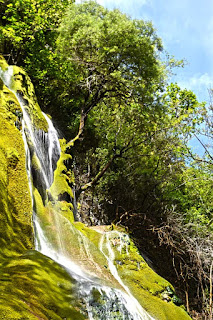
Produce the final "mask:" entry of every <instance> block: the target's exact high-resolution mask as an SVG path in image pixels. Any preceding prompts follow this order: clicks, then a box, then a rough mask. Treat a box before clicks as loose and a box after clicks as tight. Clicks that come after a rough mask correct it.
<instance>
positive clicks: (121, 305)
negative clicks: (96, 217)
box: [0, 67, 154, 320]
mask: <svg viewBox="0 0 213 320" xmlns="http://www.w3.org/2000/svg"><path fill="white" fill-rule="evenodd" d="M12 76H13V68H12V67H9V68H8V69H7V70H6V71H5V72H3V71H2V70H1V69H0V78H2V80H3V82H4V83H5V85H6V86H7V87H8V88H9V89H10V90H11V91H12V92H13V93H14V94H15V92H14V91H13V88H12V87H11V82H12V81H11V79H12ZM16 97H17V99H18V101H19V103H20V106H21V108H22V112H23V120H22V135H23V140H24V145H25V150H26V169H27V174H28V178H29V185H30V190H31V195H32V189H33V187H32V185H33V181H32V180H33V177H32V172H31V167H32V166H31V155H32V151H31V150H30V148H33V150H34V152H35V154H36V156H37V158H38V160H39V163H40V172H41V176H40V179H41V185H42V188H43V189H44V192H46V190H47V189H48V188H49V187H50V186H51V184H52V182H53V176H54V169H55V167H56V162H57V160H58V158H59V156H60V144H59V140H58V135H57V132H56V130H55V128H54V127H53V124H52V122H51V120H50V119H49V118H48V117H47V116H46V115H45V114H43V116H44V118H45V119H46V121H47V123H48V127H49V129H48V132H47V133H45V132H43V131H38V130H36V129H35V128H33V126H32V122H31V119H30V116H29V114H28V112H27V109H26V108H25V106H24V104H23V101H22V99H21V98H20V96H19V95H16ZM33 219H34V228H35V237H36V243H35V245H36V250H38V251H39V252H41V253H42V254H44V255H46V256H48V257H50V258H51V259H53V260H54V261H56V262H57V263H59V264H60V265H62V266H63V267H64V268H65V269H66V270H67V271H68V272H69V273H70V274H71V275H72V277H73V278H74V279H76V281H77V283H78V295H79V297H80V298H82V299H83V301H84V303H85V305H86V307H87V313H88V317H89V319H90V320H113V319H117V320H154V319H153V318H152V317H151V316H150V315H149V314H148V313H147V312H146V311H145V310H144V309H143V308H142V307H141V305H140V304H139V303H138V301H137V300H136V299H135V298H134V297H133V296H132V294H131V292H130V290H129V288H128V287H127V286H126V285H125V284H124V283H123V282H122V280H121V278H120V277H119V274H118V272H117V269H116V267H115V265H114V252H113V249H112V245H111V241H110V236H111V235H112V234H110V233H108V232H107V233H104V234H103V236H102V239H101V243H100V250H101V252H102V253H103V255H104V256H105V258H106V259H107V261H108V266H109V269H110V271H111V273H112V275H113V276H114V278H115V279H116V280H117V282H118V283H119V284H120V285H121V287H122V288H123V291H122V290H117V289H113V288H110V287H107V286H103V285H101V284H100V283H97V282H96V281H95V280H94V278H92V277H91V276H90V275H88V274H86V273H85V272H83V271H82V270H81V268H80V267H79V265H77V264H76V263H74V262H73V261H71V260H70V259H69V258H68V257H66V256H65V255H64V254H63V244H62V243H61V244H60V247H61V248H60V249H61V250H57V249H55V248H54V247H53V246H52V245H51V244H50V243H49V242H48V241H47V238H46V237H45V230H43V229H42V228H41V225H40V223H39V220H38V218H37V216H36V212H35V213H34V217H33ZM55 228H56V231H57V232H58V233H59V238H60V232H61V231H60V230H57V226H55ZM118 236H119V235H118ZM82 243H84V241H82ZM85 246H86V245H85ZM120 246H121V247H120V250H122V243H121V244H120ZM85 250H87V251H88V250H89V248H87V247H86V248H85ZM88 256H89V253H88ZM94 290H95V291H96V292H98V293H99V295H100V296H101V301H102V302H101V303H97V301H96V302H94V299H93V298H92V297H93V292H94Z"/></svg>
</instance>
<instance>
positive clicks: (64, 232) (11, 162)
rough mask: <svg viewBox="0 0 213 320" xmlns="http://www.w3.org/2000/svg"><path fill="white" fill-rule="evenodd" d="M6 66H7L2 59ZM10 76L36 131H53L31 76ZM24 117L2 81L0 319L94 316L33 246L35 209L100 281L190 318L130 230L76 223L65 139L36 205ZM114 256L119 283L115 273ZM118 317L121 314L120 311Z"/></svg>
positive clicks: (158, 309)
mask: <svg viewBox="0 0 213 320" xmlns="http://www.w3.org/2000/svg"><path fill="white" fill-rule="evenodd" d="M0 67H1V68H2V69H6V68H7V67H8V66H7V65H6V63H5V61H4V60H3V59H2V58H1V59H0ZM12 81H13V90H14V91H15V92H16V94H18V95H19V96H21V98H22V100H23V101H24V104H25V107H26V109H27V110H28V112H29V114H30V117H31V120H32V122H33V125H34V126H35V128H36V130H40V131H43V132H45V131H47V130H48V126H47V121H46V120H45V118H44V116H43V115H42V113H41V110H40V108H39V106H38V104H37V101H36V97H35V93H34V90H33V86H32V84H31V82H30V80H29V78H28V76H27V75H26V74H25V72H24V71H23V70H21V69H19V68H17V67H14V69H13V78H12ZM21 120H22V109H21V107H20V105H19V102H18V100H17V98H16V96H15V94H13V93H12V92H11V91H10V90H9V89H8V88H7V87H6V86H5V85H4V84H3V82H2V81H0V122H1V125H0V159H1V162H0V193H1V197H0V246H1V250H0V273H1V275H2V277H1V279H0V292H1V295H0V319H7V320H10V319H11V320H14V319H17V320H21V319H70V320H75V319H76V320H81V319H88V315H87V312H86V304H85V302H83V301H82V299H81V298H79V295H78V294H77V287H78V282H77V281H76V280H74V279H73V277H72V276H71V275H70V274H68V273H67V272H66V271H65V269H64V268H62V267H61V266H60V265H59V264H57V263H56V262H54V261H53V260H51V259H50V258H48V257H46V256H45V255H43V254H41V253H39V252H37V251H35V250H33V249H34V236H33V235H34V233H33V225H32V213H33V209H34V210H35V211H36V213H37V216H38V219H39V220H40V225H41V227H42V228H43V231H44V234H45V237H46V241H47V242H48V243H49V244H50V246H51V247H52V248H54V250H55V251H58V252H59V251H60V250H61V251H63V254H64V255H65V256H66V257H67V258H68V259H70V261H75V263H76V264H78V266H81V268H82V269H83V270H85V271H86V272H88V273H89V274H90V275H91V276H92V277H93V278H94V277H97V276H98V277H99V278H100V279H101V280H100V279H99V280H98V281H99V283H100V282H101V283H103V284H104V285H108V286H111V287H114V288H117V289H124V287H123V288H122V284H121V282H123V284H124V286H128V288H129V290H130V291H131V293H132V294H133V296H134V297H135V298H136V299H137V300H138V301H139V303H140V304H141V305H142V306H143V308H144V309H145V310H147V311H148V312H149V314H150V315H151V316H153V317H154V318H155V319H156V320H157V319H158V320H174V319H176V320H178V319H179V320H187V319H190V318H189V316H188V315H187V314H186V312H185V311H184V309H183V308H182V307H179V306H177V305H179V304H181V302H180V301H178V298H177V297H176V296H175V293H174V290H173V287H172V286H171V284H170V283H168V282H167V281H166V280H164V279H163V278H161V277H160V276H158V275H157V274H156V273H155V272H154V271H153V270H152V269H151V268H150V267H149V266H148V265H147V263H146V262H145V261H144V259H143V258H142V257H141V256H140V255H139V253H138V250H137V248H136V247H135V245H134V244H133V242H132V241H131V240H130V239H129V237H128V235H126V234H125V232H124V230H117V229H115V228H114V227H113V226H111V227H109V226H108V227H106V226H103V227H101V228H99V229H96V228H93V229H91V228H88V227H86V226H85V225H84V224H82V223H79V222H74V217H73V213H72V208H73V207H72V204H71V203H68V202H67V201H66V197H67V196H68V197H71V198H72V190H71V188H70V183H71V182H73V176H72V173H71V172H70V171H68V170H67V168H66V166H65V163H66V161H67V160H69V158H70V156H69V155H67V154H66V152H65V148H64V142H63V141H62V142H61V149H62V152H61V156H60V159H59V161H58V164H57V168H56V170H55V175H54V181H53V183H52V186H51V187H50V188H49V190H47V192H46V193H45V194H44V192H42V191H41V188H40V184H39V182H38V181H37V180H36V179H35V181H34V186H33V190H32V192H33V194H34V206H33V207H34V208H32V200H31V194H30V189H29V183H28V177H27V172H26V158H25V147H24V142H23V139H22V134H21V129H22V122H21ZM30 152H31V158H32V171H33V172H34V175H35V176H36V174H37V176H39V171H40V164H39V161H38V159H37V158H36V156H35V153H34V151H33V148H32V147H30ZM35 182H36V183H35ZM59 233H60V235H59ZM59 236H60V239H59ZM109 258H110V259H111V261H112V265H114V266H116V270H117V274H118V277H120V279H121V281H119V280H118V278H117V279H115V278H113V275H112V272H111V268H110V263H109ZM90 293H91V297H89V299H90V301H89V302H90V303H91V306H92V308H93V309H94V308H96V309H97V308H99V310H100V313H97V315H96V316H94V319H97V320H99V319H107V318H106V317H105V318H103V317H100V314H101V312H102V311H101V310H102V309H103V305H104V303H105V301H104V300H102V298H100V292H97V290H96V289H95V288H94V290H92V291H91V292H90ZM111 311H113V312H114V310H111ZM111 311H110V312H111ZM111 313H112V312H111ZM111 313H110V314H111ZM110 319H111V318H110ZM113 319H123V318H122V315H121V314H120V313H117V314H116V315H115V318H113ZM107 320H108V319H107Z"/></svg>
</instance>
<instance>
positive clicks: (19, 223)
mask: <svg viewBox="0 0 213 320" xmlns="http://www.w3.org/2000/svg"><path fill="white" fill-rule="evenodd" d="M21 114H22V110H21V108H20V105H19V103H18V101H17V99H16V97H15V95H14V94H13V93H12V92H11V91H10V90H9V89H8V88H7V87H6V86H5V85H4V84H3V82H2V81H1V80H0V119H1V120H0V121H1V125H0V158H1V161H0V192H1V197H0V247H1V251H0V258H1V259H3V258H6V257H8V256H13V255H18V254H21V253H23V252H25V250H27V249H32V248H33V228H32V201H31V195H30V190H29V184H28V178H27V173H26V158H25V148H24V142H23V139H22V134H21V131H20V130H21V126H22V124H21Z"/></svg>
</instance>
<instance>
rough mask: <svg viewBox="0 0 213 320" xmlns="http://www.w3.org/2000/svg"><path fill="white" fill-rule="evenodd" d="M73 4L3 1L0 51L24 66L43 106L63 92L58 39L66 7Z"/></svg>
mask: <svg viewBox="0 0 213 320" xmlns="http://www.w3.org/2000/svg"><path fill="white" fill-rule="evenodd" d="M71 3H72V0H59V1H56V0H54V1H52V0H45V1H43V0H1V1H0V51H1V53H2V54H3V55H4V56H5V58H6V59H7V61H8V63H9V64H17V65H20V66H22V67H24V68H25V70H26V71H27V72H28V74H29V76H30V77H31V79H32V81H33V83H34V86H35V88H36V93H37V97H38V100H39V102H40V104H41V106H43V108H45V107H46V108H47V107H48V105H51V104H52V101H54V100H55V101H56V103H59V101H58V96H59V95H60V94H61V92H62V91H63V90H61V87H62V86H61V81H62V78H63V76H62V74H61V73H60V72H59V66H60V61H59V58H58V56H57V55H56V53H55V40H56V37H57V28H58V26H59V24H60V22H61V19H62V17H63V14H64V12H65V9H66V7H67V5H68V4H71ZM56 103H55V104H54V105H56Z"/></svg>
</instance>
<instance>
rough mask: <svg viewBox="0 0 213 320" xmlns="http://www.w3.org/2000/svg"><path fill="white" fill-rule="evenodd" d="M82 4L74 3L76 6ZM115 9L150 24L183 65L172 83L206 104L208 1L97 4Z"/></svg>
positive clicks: (211, 21) (212, 57) (212, 48)
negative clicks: (185, 62) (194, 94)
mask: <svg viewBox="0 0 213 320" xmlns="http://www.w3.org/2000/svg"><path fill="white" fill-rule="evenodd" d="M81 1H82V0H77V1H76V3H80V2H81ZM97 2H98V3H100V4H101V5H103V6H105V7H107V8H109V9H113V8H119V9H120V10H121V11H122V12H124V13H127V14H128V15H130V16H131V17H132V18H137V19H144V20H151V21H152V23H153V25H154V27H155V28H156V30H157V34H158V35H159V36H160V37H161V39H162V41H163V45H164V48H165V49H166V51H167V52H168V53H169V54H171V55H174V56H175V58H177V59H185V60H186V61H187V64H186V65H185V67H184V68H183V69H182V68H180V69H177V70H176V74H177V75H176V76H175V77H174V78H173V81H176V82H178V84H179V85H180V86H181V87H184V88H187V89H191V90H193V91H194V92H195V93H196V95H197V97H198V99H199V100H200V101H203V100H205V101H207V102H208V101H209V96H208V89H209V88H210V87H213V1H212V0H203V1H198V0H171V1H169V0H167V1H166V0H97Z"/></svg>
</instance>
